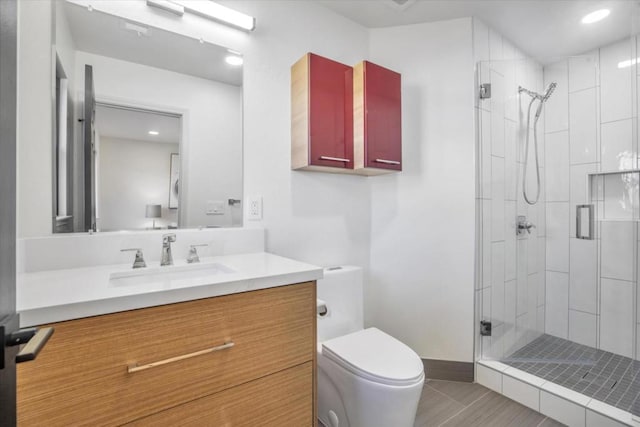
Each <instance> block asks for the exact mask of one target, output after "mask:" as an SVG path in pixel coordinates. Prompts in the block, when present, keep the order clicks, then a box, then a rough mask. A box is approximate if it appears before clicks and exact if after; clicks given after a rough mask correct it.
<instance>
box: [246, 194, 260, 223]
mask: <svg viewBox="0 0 640 427" xmlns="http://www.w3.org/2000/svg"><path fill="white" fill-rule="evenodd" d="M247 219H248V220H249V221H260V220H261V219H262V197H260V196H253V197H247Z"/></svg>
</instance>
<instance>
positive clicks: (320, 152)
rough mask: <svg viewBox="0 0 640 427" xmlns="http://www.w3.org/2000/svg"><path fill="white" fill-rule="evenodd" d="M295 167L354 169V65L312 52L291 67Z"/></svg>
mask: <svg viewBox="0 0 640 427" xmlns="http://www.w3.org/2000/svg"><path fill="white" fill-rule="evenodd" d="M291 140H292V143H291V167H292V169H305V170H326V171H331V169H334V172H343V171H350V170H352V169H353V68H352V67H350V66H348V65H344V64H341V63H339V62H336V61H333V60H331V59H327V58H323V57H322V56H319V55H315V54H313V53H308V54H306V55H305V56H303V57H302V58H300V60H299V61H298V62H296V63H295V64H294V65H293V66H292V67H291Z"/></svg>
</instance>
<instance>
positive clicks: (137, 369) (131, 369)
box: [127, 341, 235, 374]
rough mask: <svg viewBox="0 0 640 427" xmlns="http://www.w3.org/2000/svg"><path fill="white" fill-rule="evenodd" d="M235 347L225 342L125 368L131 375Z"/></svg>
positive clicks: (232, 343) (230, 342)
mask: <svg viewBox="0 0 640 427" xmlns="http://www.w3.org/2000/svg"><path fill="white" fill-rule="evenodd" d="M234 345H235V343H234V342H233V341H229V342H226V343H224V344H222V345H218V346H216V347H211V348H207V349H205V350H200V351H196V352H194V353H189V354H183V355H182V356H176V357H171V358H169V359H164V360H160V361H158V362H153V363H148V364H146V365H138V364H137V363H133V364H131V365H129V366H127V373H129V374H133V373H134V372H140V371H145V370H147V369H151V368H155V367H157V366H162V365H167V364H169V363H173V362H179V361H181V360H185V359H191V358H192V357H196V356H202V355H203V354H209V353H214V352H216V351H220V350H225V349H227V348H231V347H233V346H234Z"/></svg>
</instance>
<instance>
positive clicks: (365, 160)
mask: <svg viewBox="0 0 640 427" xmlns="http://www.w3.org/2000/svg"><path fill="white" fill-rule="evenodd" d="M353 91H354V93H353V109H354V115H353V120H354V126H353V140H354V141H353V145H354V152H355V159H356V160H355V167H354V169H356V170H358V171H359V172H360V173H362V174H363V175H379V174H383V173H389V172H396V171H400V170H402V123H401V118H402V113H401V109H402V107H401V102H400V101H401V95H400V74H399V73H396V72H395V71H391V70H388V69H386V68H383V67H381V66H379V65H376V64H372V63H371V62H369V61H362V62H361V63H359V64H358V65H356V66H355V67H354V72H353Z"/></svg>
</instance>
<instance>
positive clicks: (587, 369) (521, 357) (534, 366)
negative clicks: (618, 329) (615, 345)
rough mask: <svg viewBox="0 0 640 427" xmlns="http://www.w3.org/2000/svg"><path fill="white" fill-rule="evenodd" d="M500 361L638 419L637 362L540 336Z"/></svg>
mask: <svg viewBox="0 0 640 427" xmlns="http://www.w3.org/2000/svg"><path fill="white" fill-rule="evenodd" d="M501 362H502V363H505V364H507V365H509V366H513V367H514V368H518V369H520V370H522V371H525V372H527V373H530V374H532V375H535V376H537V377H540V378H542V379H544V380H547V381H551V382H554V383H556V384H558V385H561V386H563V387H566V388H568V389H571V390H574V391H577V392H578V393H582V394H584V395H587V396H589V397H591V398H594V399H598V400H600V401H602V402H604V403H607V404H609V405H612V406H615V407H616V408H619V409H622V410H624V411H627V412H631V413H632V414H634V415H638V416H640V361H637V360H633V359H630V358H628V357H624V356H620V355H617V354H614V353H610V352H608V351H604V350H598V349H595V348H592V347H588V346H586V345H582V344H578V343H575V342H572V341H568V340H565V339H562V338H558V337H554V336H551V335H542V336H541V337H539V338H537V339H536V340H534V341H532V342H531V343H529V344H527V345H526V346H524V347H522V348H521V349H519V350H517V351H516V352H514V353H513V354H512V355H510V356H509V357H507V358H505V359H503V360H501Z"/></svg>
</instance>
